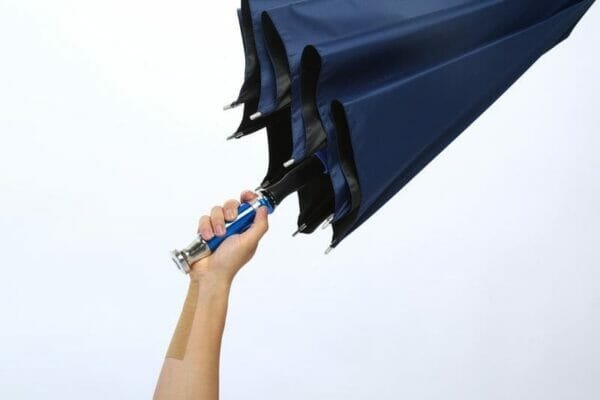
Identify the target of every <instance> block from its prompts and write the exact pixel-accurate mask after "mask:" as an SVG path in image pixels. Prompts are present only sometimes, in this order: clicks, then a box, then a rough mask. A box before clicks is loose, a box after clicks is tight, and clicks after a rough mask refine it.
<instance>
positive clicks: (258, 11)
mask: <svg viewBox="0 0 600 400" xmlns="http://www.w3.org/2000/svg"><path fill="white" fill-rule="evenodd" d="M296 1H297V0H296ZM290 3H293V1H292V0H242V8H244V7H247V8H248V11H249V14H250V19H251V21H252V29H253V34H254V40H255V46H256V53H257V57H258V62H259V66H260V98H259V102H258V107H257V109H258V111H259V112H261V113H262V114H263V115H269V114H271V113H272V112H274V111H275V109H276V88H275V75H274V71H273V66H272V65H271V61H270V59H269V54H268V51H267V49H266V45H265V39H264V34H263V28H262V23H261V18H262V13H263V11H265V10H268V9H270V8H274V7H280V6H283V5H286V4H290Z"/></svg>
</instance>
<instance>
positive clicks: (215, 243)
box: [171, 196, 273, 274]
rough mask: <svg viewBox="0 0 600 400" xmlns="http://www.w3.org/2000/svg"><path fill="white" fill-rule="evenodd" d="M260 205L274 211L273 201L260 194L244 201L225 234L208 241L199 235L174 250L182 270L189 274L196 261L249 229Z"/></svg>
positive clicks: (173, 256) (177, 263) (178, 265)
mask: <svg viewBox="0 0 600 400" xmlns="http://www.w3.org/2000/svg"><path fill="white" fill-rule="evenodd" d="M260 207H267V211H268V212H269V214H270V213H272V212H273V206H272V205H271V202H270V201H269V200H268V199H267V198H266V197H264V196H259V197H258V198H257V199H256V200H254V201H253V202H252V203H243V204H242V205H240V207H239V208H238V216H237V218H236V219H235V220H233V221H231V222H228V223H227V224H226V225H225V235H223V236H215V237H213V238H212V239H210V240H208V241H206V240H204V239H202V237H200V235H198V236H197V237H196V238H195V239H194V241H193V242H192V243H190V244H189V246H187V247H186V248H185V249H182V250H173V251H172V252H171V259H172V260H173V262H174V263H175V265H177V268H179V270H180V271H181V272H183V273H184V274H188V273H189V272H190V270H191V267H192V265H193V264H194V263H196V262H198V261H200V260H201V259H203V258H206V257H208V256H210V255H211V254H212V253H213V252H214V251H215V250H217V248H218V247H219V246H220V245H221V243H223V242H224V241H225V240H226V239H227V238H228V237H230V236H232V235H238V234H240V233H244V232H245V231H247V230H248V228H250V226H252V223H253V222H254V217H255V216H256V211H257V210H258V209H259V208H260Z"/></svg>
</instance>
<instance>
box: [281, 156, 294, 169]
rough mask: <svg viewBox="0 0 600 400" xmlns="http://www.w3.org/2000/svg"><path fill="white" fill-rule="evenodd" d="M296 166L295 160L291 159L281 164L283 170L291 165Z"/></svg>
mask: <svg viewBox="0 0 600 400" xmlns="http://www.w3.org/2000/svg"><path fill="white" fill-rule="evenodd" d="M294 164H296V160H294V159H293V158H292V159H290V160H287V161H286V162H284V163H283V168H289V167H291V166H292V165H294Z"/></svg>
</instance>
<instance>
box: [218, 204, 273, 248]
mask: <svg viewBox="0 0 600 400" xmlns="http://www.w3.org/2000/svg"><path fill="white" fill-rule="evenodd" d="M260 207H267V210H268V212H269V214H271V213H272V212H273V211H274V209H275V208H274V207H273V205H272V204H271V202H270V201H269V200H268V199H267V198H265V197H259V198H258V199H256V200H255V201H254V203H243V204H242V205H240V207H239V208H238V217H237V218H236V219H235V220H234V221H232V222H229V223H227V224H226V225H225V235H224V236H215V237H214V238H212V239H211V240H209V241H207V244H208V247H209V248H210V251H213V252H214V251H215V250H216V249H217V248H218V247H219V246H220V245H221V243H223V242H224V241H225V239H227V238H228V237H230V236H233V235H238V234H240V233H244V232H245V231H247V230H248V228H250V226H252V223H253V222H254V217H255V216H256V210H258V209H259V208H260Z"/></svg>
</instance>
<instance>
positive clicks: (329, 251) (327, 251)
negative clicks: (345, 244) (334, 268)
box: [325, 246, 333, 255]
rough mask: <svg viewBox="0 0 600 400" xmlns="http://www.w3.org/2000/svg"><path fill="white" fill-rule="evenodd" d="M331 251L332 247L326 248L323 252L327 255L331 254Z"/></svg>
mask: <svg viewBox="0 0 600 400" xmlns="http://www.w3.org/2000/svg"><path fill="white" fill-rule="evenodd" d="M332 251H333V246H329V247H328V248H327V250H325V255H328V254H329V253H331V252H332Z"/></svg>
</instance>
